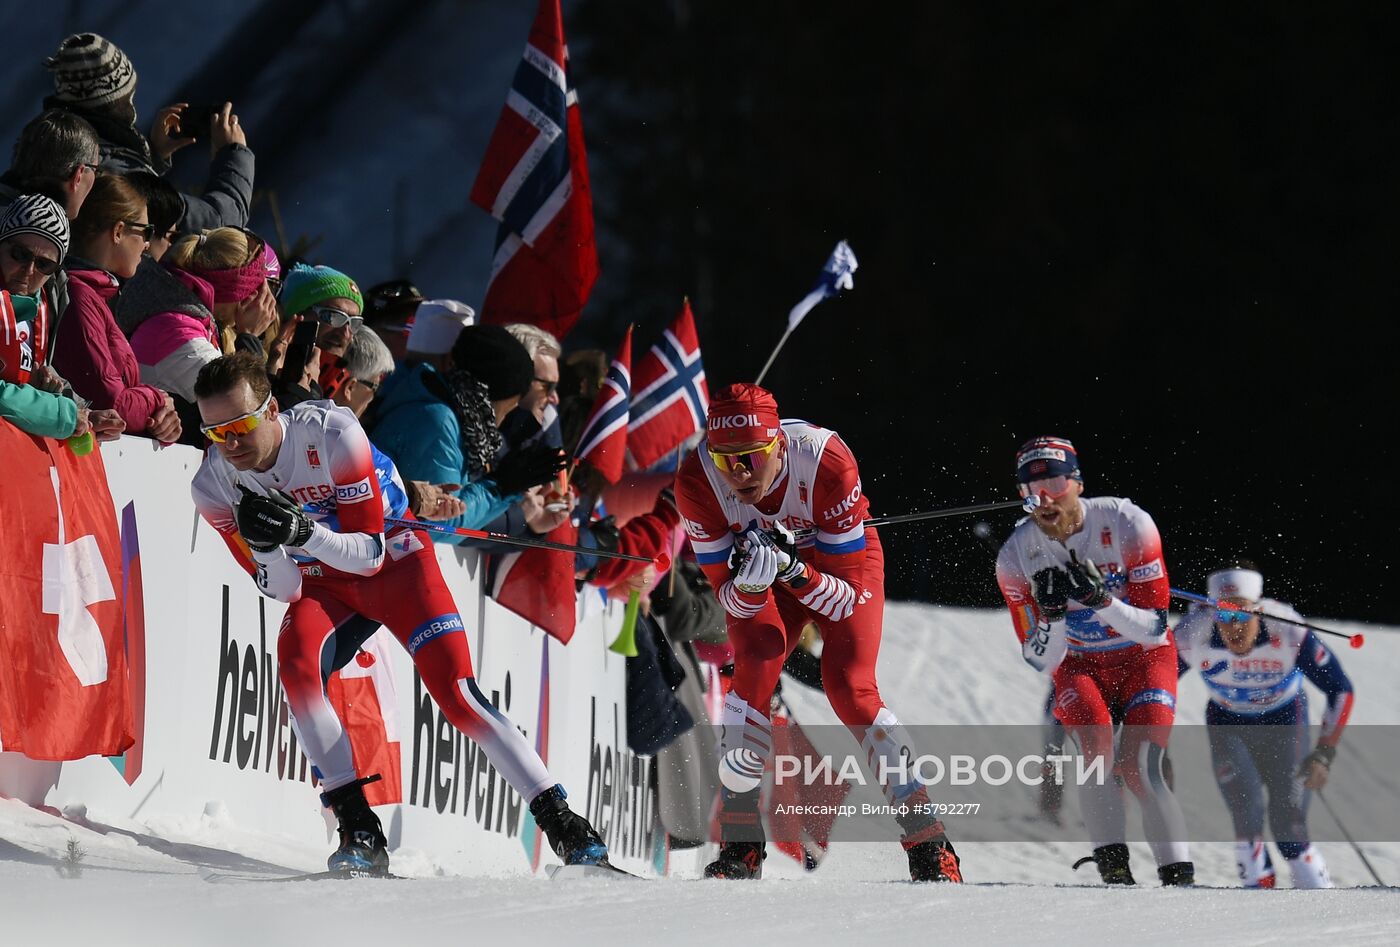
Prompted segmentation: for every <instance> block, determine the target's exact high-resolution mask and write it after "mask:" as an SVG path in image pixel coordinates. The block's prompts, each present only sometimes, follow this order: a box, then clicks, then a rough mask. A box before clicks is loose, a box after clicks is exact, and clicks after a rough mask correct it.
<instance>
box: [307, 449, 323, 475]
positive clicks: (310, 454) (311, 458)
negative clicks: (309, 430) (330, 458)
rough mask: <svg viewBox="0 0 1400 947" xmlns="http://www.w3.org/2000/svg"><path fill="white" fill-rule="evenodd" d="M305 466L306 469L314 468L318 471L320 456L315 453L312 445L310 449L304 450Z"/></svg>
mask: <svg viewBox="0 0 1400 947" xmlns="http://www.w3.org/2000/svg"><path fill="white" fill-rule="evenodd" d="M306 465H307V466H308V467H316V468H318V469H319V468H320V466H321V455H320V454H319V453H317V451H316V447H315V445H312V446H311V447H308V448H307V449H306Z"/></svg>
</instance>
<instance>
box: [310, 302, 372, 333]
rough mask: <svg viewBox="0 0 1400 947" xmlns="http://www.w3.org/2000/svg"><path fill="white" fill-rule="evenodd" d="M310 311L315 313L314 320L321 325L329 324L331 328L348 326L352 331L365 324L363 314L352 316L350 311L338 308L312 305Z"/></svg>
mask: <svg viewBox="0 0 1400 947" xmlns="http://www.w3.org/2000/svg"><path fill="white" fill-rule="evenodd" d="M311 311H312V312H313V313H315V314H316V321H317V322H319V323H321V325H323V326H330V327H331V328H332V329H343V328H345V327H346V326H349V327H350V331H351V332H353V331H355V330H356V329H358V328H359V327H360V326H362V325H364V324H365V317H364V316H352V315H350V313H348V312H345V311H343V310H340V309H332V308H331V307H330V306H312V307H311Z"/></svg>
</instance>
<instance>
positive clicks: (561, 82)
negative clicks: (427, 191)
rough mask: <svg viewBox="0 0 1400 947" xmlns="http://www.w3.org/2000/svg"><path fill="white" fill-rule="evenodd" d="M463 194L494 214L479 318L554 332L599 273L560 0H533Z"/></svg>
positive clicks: (561, 329)
mask: <svg viewBox="0 0 1400 947" xmlns="http://www.w3.org/2000/svg"><path fill="white" fill-rule="evenodd" d="M471 200H472V203H473V204H476V205H477V206H478V207H480V208H481V209H482V210H485V211H486V212H487V213H489V214H490V215H491V216H492V217H494V218H496V219H497V220H499V221H500V222H501V226H500V229H499V230H498V231H497V233H496V253H495V258H494V259H493V260H492V263H491V282H490V283H489V284H488V285H487V287H486V298H485V300H484V301H483V302H482V307H481V309H482V313H481V319H482V322H484V323H494V324H497V325H502V324H506V323H511V322H528V323H530V324H531V325H537V326H539V327H540V328H542V329H545V330H547V331H549V332H551V333H553V334H554V336H555V337H556V338H559V339H563V338H564V337H565V336H566V335H568V334H569V330H570V329H572V328H573V327H574V323H576V322H577V321H578V317H579V313H580V312H581V311H582V310H583V304H584V303H585V302H586V301H587V300H588V294H589V292H591V291H592V289H593V283H594V281H595V280H597V278H598V250H597V247H596V246H595V244H594V242H593V198H592V196H591V192H590V189H589V185H588V157H587V155H586V154H585V152H584V145H583V122H582V120H581V119H580V117H579V110H578V98H577V96H576V95H575V93H574V90H573V89H572V88H570V87H569V82H568V52H567V49H566V47H565V45H564V20H563V17H562V16H561V14H560V12H559V0H540V5H539V10H538V11H537V12H536V13H535V22H534V25H533V26H531V27H530V38H529V40H528V41H527V42H526V44H525V55H524V58H523V59H522V60H521V63H520V65H519V67H517V68H516V70H515V78H514V80H512V82H511V86H510V91H509V92H507V93H506V104H505V107H504V108H503V109H502V110H501V117H500V119H499V120H498V121H497V123H496V129H495V131H494V132H492V134H491V142H490V144H488V145H487V146H486V156H485V158H484V159H483V161H482V163H481V170H480V171H478V172H477V175H476V182H475V183H474V184H473V185H472V192H471Z"/></svg>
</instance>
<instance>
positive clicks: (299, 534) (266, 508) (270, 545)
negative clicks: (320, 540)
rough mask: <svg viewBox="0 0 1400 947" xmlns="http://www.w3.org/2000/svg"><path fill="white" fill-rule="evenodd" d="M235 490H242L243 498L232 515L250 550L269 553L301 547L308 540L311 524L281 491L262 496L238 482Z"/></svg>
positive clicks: (309, 519) (297, 506)
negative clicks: (289, 547)
mask: <svg viewBox="0 0 1400 947" xmlns="http://www.w3.org/2000/svg"><path fill="white" fill-rule="evenodd" d="M238 489H239V490H241V491H243V499H241V500H239V501H238V506H237V507H236V508H235V509H234V512H233V515H234V519H235V520H236V521H237V523H238V532H239V534H240V535H241V536H242V537H243V541H244V542H246V543H247V544H248V548H249V549H252V550H254V551H256V552H271V551H272V550H274V549H276V548H277V547H278V546H300V545H302V544H304V543H305V542H306V541H307V540H308V539H310V538H311V530H312V528H313V526H314V524H313V523H312V522H311V517H309V516H307V515H306V512H305V511H304V510H302V508H301V504H299V503H297V501H296V500H293V499H292V498H291V497H289V496H287V494H285V493H283V492H282V491H281V490H274V491H272V493H270V494H268V495H267V496H263V495H262V494H261V493H254V492H253V491H252V490H249V489H248V488H247V487H245V486H243V484H241V483H240V484H239V485H238Z"/></svg>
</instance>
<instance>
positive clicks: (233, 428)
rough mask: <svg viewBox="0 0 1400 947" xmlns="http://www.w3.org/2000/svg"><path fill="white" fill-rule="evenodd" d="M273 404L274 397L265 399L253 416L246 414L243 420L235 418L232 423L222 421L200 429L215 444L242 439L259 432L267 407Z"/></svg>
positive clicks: (203, 425)
mask: <svg viewBox="0 0 1400 947" xmlns="http://www.w3.org/2000/svg"><path fill="white" fill-rule="evenodd" d="M270 404H272V395H268V396H267V397H266V398H264V399H263V403H262V405H261V406H259V408H258V410H256V411H254V412H252V413H251V414H245V415H243V416H242V417H241V418H234V419H233V420H232V421H221V422H219V423H218V424H201V425H200V426H199V429H200V430H201V431H203V432H204V436H205V437H207V438H209V440H211V441H213V442H214V443H215V444H222V443H223V442H224V441H226V440H228V439H229V438H230V437H242V436H243V435H245V434H251V433H252V432H253V431H255V430H257V427H258V425H259V424H261V423H262V416H263V413H264V412H266V411H267V406H268V405H270Z"/></svg>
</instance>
